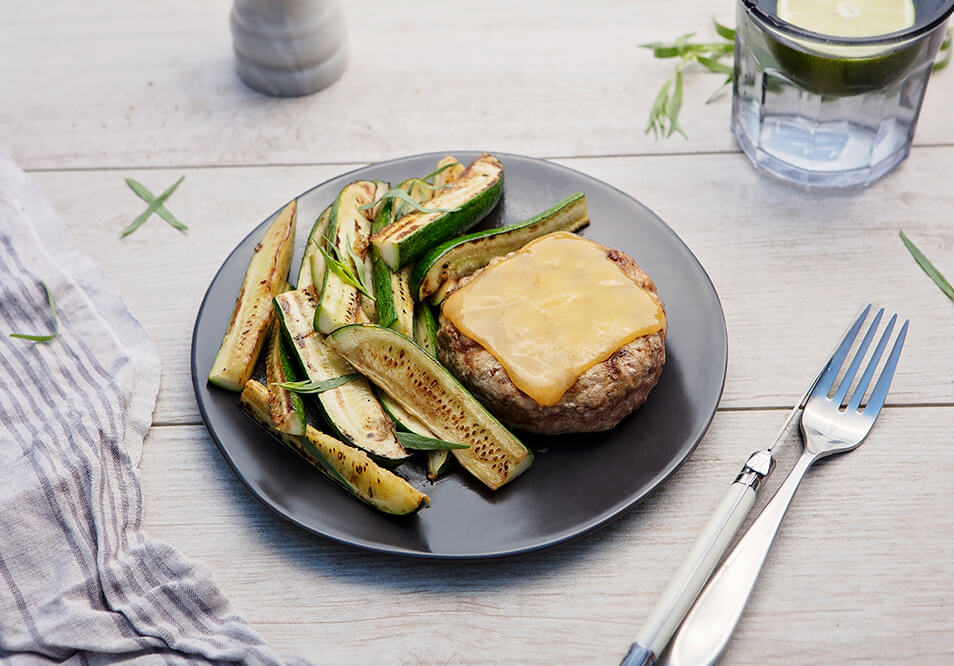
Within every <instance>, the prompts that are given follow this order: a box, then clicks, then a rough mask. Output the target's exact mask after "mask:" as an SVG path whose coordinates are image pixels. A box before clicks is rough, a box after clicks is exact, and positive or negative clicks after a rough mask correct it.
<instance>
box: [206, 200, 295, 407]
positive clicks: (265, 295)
mask: <svg viewBox="0 0 954 666" xmlns="http://www.w3.org/2000/svg"><path fill="white" fill-rule="evenodd" d="M297 212H298V200H297V199H295V200H292V201H291V202H290V203H289V204H288V205H287V206H285V207H284V208H283V209H282V210H281V211H280V212H279V213H278V215H277V216H276V217H275V221H274V222H272V223H271V224H270V225H269V227H268V229H267V230H266V231H265V236H264V237H263V238H262V240H261V242H260V243H258V245H256V246H255V252H254V253H253V254H252V259H251V261H249V263H248V269H247V270H246V272H245V278H244V279H243V280H242V288H241V289H240V290H239V293H238V296H237V297H236V299H235V308H234V309H233V310H232V318H231V320H230V321H229V325H228V329H227V330H226V331H225V336H224V337H223V338H222V345H221V346H220V347H219V351H218V353H217V354H216V355H215V361H214V362H213V364H212V368H211V369H210V370H209V383H211V384H215V385H216V386H220V387H221V388H224V389H227V390H229V391H241V390H242V389H244V388H245V383H246V382H247V381H248V380H249V378H250V377H251V376H252V370H254V368H255V363H256V361H257V360H258V356H259V354H260V353H261V351H262V347H263V346H264V345H265V339H266V336H267V335H268V329H269V327H270V326H271V325H272V320H273V319H274V315H273V314H272V307H271V301H272V298H273V297H274V296H275V295H276V294H279V293H281V292H282V291H284V289H285V285H286V284H287V282H288V269H289V268H290V267H291V256H292V250H293V248H294V245H295V219H296V215H297Z"/></svg>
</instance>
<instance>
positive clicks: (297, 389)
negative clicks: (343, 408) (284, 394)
mask: <svg viewBox="0 0 954 666" xmlns="http://www.w3.org/2000/svg"><path fill="white" fill-rule="evenodd" d="M359 377H361V375H358V374H350V375H341V376H340V377H332V378H331V379H325V380H322V381H320V382H313V381H311V380H308V379H303V380H302V381H300V382H274V383H275V384H276V385H277V386H279V387H280V388H283V389H285V390H287V391H291V392H292V393H301V394H308V395H312V394H315V393H324V392H325V391H330V390H332V389H336V388H338V387H339V386H344V385H345V384H348V383H350V382H353V381H354V380H356V379H358V378H359Z"/></svg>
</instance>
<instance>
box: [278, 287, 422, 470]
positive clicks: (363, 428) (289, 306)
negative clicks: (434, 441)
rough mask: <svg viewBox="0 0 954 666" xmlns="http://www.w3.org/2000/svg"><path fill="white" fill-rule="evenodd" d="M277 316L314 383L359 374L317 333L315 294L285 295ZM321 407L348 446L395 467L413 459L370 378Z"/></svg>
mask: <svg viewBox="0 0 954 666" xmlns="http://www.w3.org/2000/svg"><path fill="white" fill-rule="evenodd" d="M275 311H276V313H277V315H278V321H279V323H280V324H281V327H282V332H283V333H284V335H285V338H286V339H287V341H288V342H289V343H290V344H289V347H291V348H292V350H293V351H294V353H295V354H296V356H297V358H298V362H299V364H300V365H301V367H302V368H303V369H304V371H305V374H306V375H307V377H308V379H310V380H311V381H313V382H321V381H326V380H328V379H334V378H336V377H343V376H345V375H350V374H354V368H352V367H351V365H350V364H349V363H348V362H347V361H346V360H345V359H343V358H342V357H341V356H339V355H338V354H337V353H336V352H335V351H334V350H332V349H331V348H330V347H328V346H327V345H326V344H325V343H324V341H323V340H322V335H321V334H320V333H318V332H317V331H315V330H314V328H312V321H313V319H314V314H315V295H314V288H311V287H309V288H308V289H306V290H305V291H298V290H296V291H288V292H285V293H284V294H279V295H278V296H276V297H275ZM318 404H319V405H320V406H321V409H322V411H323V412H324V415H325V420H326V421H327V422H328V425H330V426H331V427H332V428H333V429H334V430H335V432H336V433H337V434H338V435H339V436H340V437H341V439H343V440H344V441H345V442H347V443H348V444H351V445H353V446H357V447H358V448H360V449H363V450H365V451H367V452H368V453H369V454H370V455H371V456H372V457H374V459H375V460H377V461H378V462H380V463H382V464H384V465H388V466H389V467H393V466H394V465H397V464H399V463H400V462H402V461H404V460H406V459H407V458H408V456H409V454H408V452H407V451H406V450H405V449H404V447H403V446H401V444H400V442H398V441H397V438H396V437H395V436H394V428H392V426H391V420H390V419H389V418H388V416H387V414H385V413H384V410H383V409H382V408H381V404H380V403H379V402H378V401H377V399H376V398H375V397H374V393H373V392H372V391H371V387H370V386H369V385H368V381H367V380H366V379H365V378H364V377H357V378H355V380H354V381H351V382H348V383H347V384H343V385H342V386H339V387H338V388H334V389H331V390H330V391H324V392H323V393H319V394H318Z"/></svg>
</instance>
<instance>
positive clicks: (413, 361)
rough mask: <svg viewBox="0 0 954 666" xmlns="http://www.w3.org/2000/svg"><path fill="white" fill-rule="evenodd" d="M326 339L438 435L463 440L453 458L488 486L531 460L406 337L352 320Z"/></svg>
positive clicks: (497, 483)
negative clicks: (354, 322) (461, 445)
mask: <svg viewBox="0 0 954 666" xmlns="http://www.w3.org/2000/svg"><path fill="white" fill-rule="evenodd" d="M326 342H327V344H328V345H329V346H330V347H332V348H333V349H335V350H336V351H337V352H338V353H339V354H341V355H342V356H343V357H345V358H346V359H347V360H348V361H349V362H350V363H351V364H352V365H353V366H354V367H355V368H357V369H358V371H360V372H361V373H363V374H364V375H365V376H366V377H367V378H368V379H370V380H371V381H372V382H374V383H375V384H376V385H378V386H379V387H380V388H381V389H383V390H384V391H385V392H386V393H388V394H389V395H390V396H391V397H392V398H394V399H395V400H396V401H397V402H399V403H400V404H401V406H402V407H404V408H405V409H406V410H407V411H409V412H411V413H412V414H414V416H416V417H417V418H419V419H420V420H421V421H423V422H424V424H425V425H426V426H427V427H428V428H430V429H431V431H433V432H434V434H435V435H436V436H437V437H438V439H443V440H445V441H448V442H455V443H458V444H467V445H468V448H466V449H455V450H454V451H453V454H454V457H455V458H457V461H458V462H459V463H460V464H461V466H462V467H464V469H466V470H467V471H468V472H470V473H471V474H473V475H474V476H475V477H476V478H477V479H479V480H480V481H481V482H482V483H483V484H484V485H486V486H487V487H488V488H490V489H491V490H496V489H498V488H500V487H501V486H502V485H504V484H505V483H508V482H510V481H512V480H513V479H514V478H516V477H517V476H519V475H520V474H522V473H523V472H524V471H526V470H527V469H528V468H529V467H530V465H531V464H532V462H533V454H532V453H531V452H530V450H529V449H527V447H525V446H524V445H523V444H522V443H521V442H520V440H518V439H517V438H516V437H515V436H514V435H513V433H511V432H510V431H509V430H507V428H505V427H504V426H503V424H501V423H500V421H498V420H497V419H496V418H494V417H493V415H491V413H490V412H488V411H487V409H486V408H485V407H484V406H483V405H482V404H480V402H479V401H478V400H477V399H476V398H475V397H474V396H472V395H471V394H470V392H469V391H467V389H465V388H464V387H463V386H462V385H461V384H460V383H459V382H458V381H457V380H456V379H455V378H454V376H453V375H451V374H450V372H449V371H448V370H447V369H446V368H445V367H444V366H442V365H441V364H440V363H439V362H438V361H437V359H435V358H433V357H432V356H430V355H429V354H428V353H427V352H426V351H424V350H423V349H421V347H419V346H418V345H417V344H416V343H415V342H414V341H413V340H411V339H410V338H407V337H405V336H403V335H401V334H400V333H398V332H396V331H394V330H392V329H389V328H384V327H382V326H375V325H373V324H355V325H352V326H344V327H342V328H339V329H338V330H336V331H335V332H334V333H332V334H330V335H329V336H328V337H327V338H326Z"/></svg>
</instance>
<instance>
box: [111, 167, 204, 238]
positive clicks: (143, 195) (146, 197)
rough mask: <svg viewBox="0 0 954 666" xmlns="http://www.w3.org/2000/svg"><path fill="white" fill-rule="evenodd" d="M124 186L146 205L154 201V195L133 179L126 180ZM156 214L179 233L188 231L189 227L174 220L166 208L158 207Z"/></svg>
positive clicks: (174, 217) (173, 216)
mask: <svg viewBox="0 0 954 666" xmlns="http://www.w3.org/2000/svg"><path fill="white" fill-rule="evenodd" d="M126 184H127V185H129V189H131V190H132V191H133V192H135V193H136V196H137V197H139V198H140V199H142V200H143V201H145V202H146V203H147V204H151V203H152V202H153V201H155V200H156V195H154V194H153V193H152V192H150V191H149V188H147V187H146V186H145V185H143V184H142V183H140V182H139V181H138V180H136V179H135V178H127V179H126ZM156 214H157V215H158V216H159V217H161V218H162V219H164V220H165V221H166V222H168V223H169V224H170V225H172V226H173V227H175V228H176V229H178V230H179V231H188V230H189V227H187V226H186V225H184V224H183V223H182V222H180V221H179V220H177V219H176V216H175V215H173V214H172V213H171V212H170V211H169V209H168V208H166V207H165V206H159V207H158V208H157V209H156Z"/></svg>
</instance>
